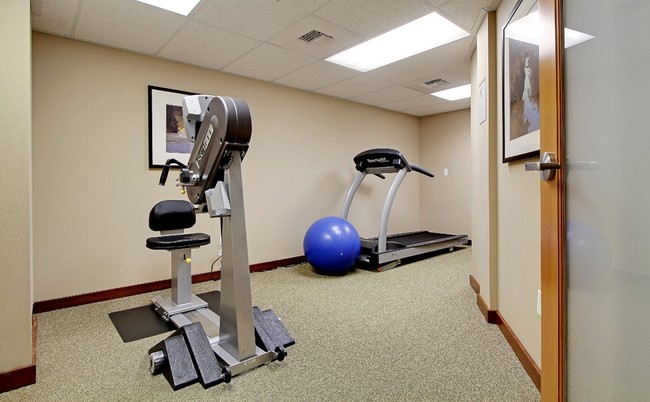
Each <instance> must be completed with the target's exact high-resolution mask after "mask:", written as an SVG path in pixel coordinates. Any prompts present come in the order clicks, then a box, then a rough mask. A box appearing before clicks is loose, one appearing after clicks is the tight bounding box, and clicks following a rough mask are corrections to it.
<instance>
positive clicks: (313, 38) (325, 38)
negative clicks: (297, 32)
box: [298, 29, 334, 45]
mask: <svg viewBox="0 0 650 402" xmlns="http://www.w3.org/2000/svg"><path fill="white" fill-rule="evenodd" d="M332 39H334V37H332V36H331V35H328V34H326V33H322V32H321V31H317V30H315V29H312V30H311V31H309V32H307V33H306V34H304V35H302V36H300V37H299V38H298V40H301V41H303V42H307V43H309V44H310V45H323V44H325V43H327V42H329V41H331V40H332Z"/></svg>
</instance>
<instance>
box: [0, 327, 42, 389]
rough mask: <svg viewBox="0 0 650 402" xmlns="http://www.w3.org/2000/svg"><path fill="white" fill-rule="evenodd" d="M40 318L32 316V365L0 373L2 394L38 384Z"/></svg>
mask: <svg viewBox="0 0 650 402" xmlns="http://www.w3.org/2000/svg"><path fill="white" fill-rule="evenodd" d="M37 333H38V318H37V317H36V316H35V315H33V316H32V364H30V365H29V366H26V367H21V368H18V369H16V370H11V371H7V372H5V373H0V394H1V393H3V392H8V391H13V390H15V389H18V388H22V387H26V386H28V385H32V384H34V383H36V334H37Z"/></svg>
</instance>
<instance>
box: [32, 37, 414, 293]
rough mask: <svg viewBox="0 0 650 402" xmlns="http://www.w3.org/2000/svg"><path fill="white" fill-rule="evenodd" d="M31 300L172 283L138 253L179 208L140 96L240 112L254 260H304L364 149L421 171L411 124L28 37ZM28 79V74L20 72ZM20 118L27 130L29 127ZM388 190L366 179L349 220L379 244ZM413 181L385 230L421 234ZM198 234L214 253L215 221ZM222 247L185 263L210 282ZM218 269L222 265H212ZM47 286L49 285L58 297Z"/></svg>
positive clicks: (165, 259) (202, 223)
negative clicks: (155, 93)
mask: <svg viewBox="0 0 650 402" xmlns="http://www.w3.org/2000/svg"><path fill="white" fill-rule="evenodd" d="M32 38H33V43H32V46H33V52H32V58H33V59H32V63H33V136H34V138H33V142H34V143H33V158H34V162H33V170H34V190H33V191H34V293H35V300H37V301H41V300H48V299H53V298H60V297H65V296H70V295H78V294H82V293H86V292H93V291H99V290H104V289H112V288H117V287H121V286H129V285H134V284H139V283H146V282H151V281H156V280H161V279H166V278H168V277H169V256H168V255H167V253H165V252H160V251H151V250H148V249H146V248H145V245H144V244H145V239H146V238H147V237H149V236H152V235H154V233H153V232H151V231H150V230H149V229H148V227H147V217H148V213H149V210H150V208H151V207H152V206H153V205H154V203H156V202H157V201H159V200H161V199H166V198H183V196H182V195H180V194H179V193H178V190H177V189H176V188H174V187H173V186H171V185H168V186H166V187H160V186H158V185H157V182H158V176H159V174H160V171H159V170H155V169H154V170H150V169H148V167H147V153H148V145H147V133H148V127H147V115H148V111H147V85H156V86H162V87H167V88H175V89H181V90H186V91H192V92H202V93H208V94H218V95H229V96H234V97H238V98H242V99H244V100H246V101H247V102H248V103H249V106H250V108H251V113H252V116H253V135H252V139H251V148H250V150H249V153H248V154H247V156H246V159H245V160H244V164H243V175H244V197H245V203H246V222H247V230H248V241H249V254H250V262H251V263H252V264H254V263H260V262H265V261H272V260H277V259H283V258H288V257H293V256H299V255H302V238H303V236H304V233H305V230H306V229H307V227H308V226H309V225H310V224H311V223H312V222H313V221H314V220H316V219H317V218H319V217H322V216H326V215H337V214H338V213H339V212H340V208H341V204H342V202H343V198H344V196H345V193H346V191H347V188H348V186H349V185H350V184H351V182H352V180H353V178H354V175H355V172H356V171H355V169H354V165H353V162H352V157H353V156H354V155H356V154H357V153H358V152H360V151H362V150H365V149H368V148H373V147H391V148H397V149H400V150H401V151H402V152H404V154H405V155H408V157H409V160H410V161H412V162H413V163H416V164H418V163H419V162H420V161H419V156H418V155H419V151H418V148H419V145H420V142H419V119H418V118H417V117H413V116H407V115H403V114H399V113H394V112H390V111H386V110H382V109H378V108H374V107H370V106H365V105H360V104H355V103H351V102H347V101H343V100H337V99H334V98H330V97H326V96H321V95H317V94H311V93H306V92H302V91H298V90H294V89H290V88H284V87H280V86H275V85H271V84H266V83H261V82H258V81H253V80H249V79H245V78H240V77H236V76H232V75H227V74H222V73H218V72H213V71H208V70H203V69H199V68H194V67H191V66H187V65H182V64H178V63H173V62H168V61H164V60H159V59H154V58H151V57H146V56H142V55H137V54H132V53H128V52H123V51H119V50H115V49H109V48H105V47H101V46H96V45H91V44H87V43H82V42H77V41H72V40H68V39H63V38H59V37H55V36H49V35H44V34H39V33H34V34H33V37H32ZM27 71H28V70H27ZM26 121H29V119H27V120H26ZM388 185H389V183H386V181H385V180H368V181H367V183H366V182H364V185H363V186H362V188H360V189H359V191H358V193H357V196H356V198H355V202H354V203H353V205H352V208H351V211H350V216H349V218H350V220H351V221H352V222H353V223H354V225H355V226H356V227H357V229H358V230H359V232H360V233H361V234H362V235H364V236H371V235H376V232H377V231H378V225H379V223H378V222H379V218H380V217H381V209H382V207H383V201H384V198H385V195H386V192H387V189H388ZM418 211H420V190H419V181H418V180H406V181H405V182H404V183H403V185H402V187H401V189H400V192H399V194H398V195H397V198H396V199H395V204H394V208H393V212H392V214H391V222H390V227H389V230H390V231H391V232H397V231H410V230H414V229H419V227H420V217H419V213H418ZM198 220H199V223H198V224H197V226H196V230H197V231H204V232H206V233H209V234H211V235H212V236H213V243H218V222H217V221H216V220H210V219H208V218H207V216H200V217H199V219H198ZM216 255H217V246H212V247H203V248H201V249H199V250H197V251H196V252H195V253H194V256H193V262H194V264H193V271H194V272H195V273H199V272H207V271H209V267H210V264H211V263H212V261H214V258H215V257H216ZM217 266H218V264H217ZM54 284H55V286H54Z"/></svg>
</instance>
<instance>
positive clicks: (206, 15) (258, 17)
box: [193, 0, 327, 41]
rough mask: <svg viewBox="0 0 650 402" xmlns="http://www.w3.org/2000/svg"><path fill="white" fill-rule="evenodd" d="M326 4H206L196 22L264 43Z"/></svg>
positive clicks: (295, 0) (293, 0) (311, 0)
mask: <svg viewBox="0 0 650 402" xmlns="http://www.w3.org/2000/svg"><path fill="white" fill-rule="evenodd" d="M325 3H327V0H264V1H242V0H219V1H204V2H203V4H202V5H201V6H200V9H198V10H197V12H196V13H195V14H193V18H194V20H196V21H199V22H202V23H204V24H207V25H210V26H213V27H217V28H221V29H225V30H227V31H230V32H234V33H237V34H240V35H243V36H247V37H249V38H254V39H258V40H262V41H265V40H267V39H269V38H271V37H272V36H274V35H276V34H277V33H279V32H281V31H283V30H284V29H286V28H287V27H288V26H289V25H291V24H293V23H295V22H297V21H298V20H300V19H301V18H303V17H305V16H306V15H307V14H309V13H310V12H312V11H313V10H314V9H316V8H318V7H320V6H321V5H323V4H325Z"/></svg>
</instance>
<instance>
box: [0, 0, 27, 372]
mask: <svg viewBox="0 0 650 402" xmlns="http://www.w3.org/2000/svg"><path fill="white" fill-rule="evenodd" d="M29 17H30V11H29V2H27V1H24V0H5V1H3V2H2V3H0V55H2V56H1V57H2V62H0V94H2V107H0V121H2V130H0V143H2V146H1V147H0V160H1V161H2V162H3V163H2V175H0V189H2V191H0V244H1V245H2V246H1V247H0V261H2V264H1V265H0V272H2V280H0V299H1V301H0V306H2V308H0V322H2V330H1V331H0V373H3V372H6V371H11V370H14V369H17V368H21V367H25V366H29V365H30V364H32V338H31V334H32V326H31V322H32V320H31V313H32V256H31V216H30V214H31V195H30V187H31V183H30V180H31V171H30V166H31V126H32V125H31V121H32V116H31V106H30V104H31V95H32V94H31V77H30V71H31V61H30V57H31V47H30V41H31V34H30V22H29Z"/></svg>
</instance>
